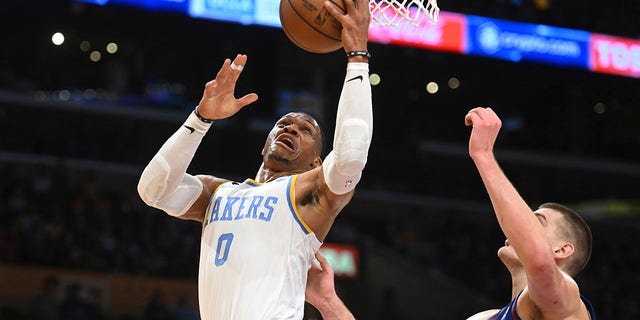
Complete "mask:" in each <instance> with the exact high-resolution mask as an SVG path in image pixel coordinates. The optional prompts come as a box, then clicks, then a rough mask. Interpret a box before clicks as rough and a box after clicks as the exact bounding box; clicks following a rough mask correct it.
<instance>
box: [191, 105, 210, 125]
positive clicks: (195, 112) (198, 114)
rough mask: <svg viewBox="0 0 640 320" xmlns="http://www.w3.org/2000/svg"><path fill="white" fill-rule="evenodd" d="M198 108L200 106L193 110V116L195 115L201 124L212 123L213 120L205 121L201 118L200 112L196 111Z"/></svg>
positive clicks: (205, 119)
mask: <svg viewBox="0 0 640 320" xmlns="http://www.w3.org/2000/svg"><path fill="white" fill-rule="evenodd" d="M199 108H200V106H196V108H195V109H193V114H195V115H196V117H197V118H198V120H200V121H202V122H204V123H208V124H211V123H213V119H207V118H205V117H203V116H202V115H200V112H199V110H198V109H199Z"/></svg>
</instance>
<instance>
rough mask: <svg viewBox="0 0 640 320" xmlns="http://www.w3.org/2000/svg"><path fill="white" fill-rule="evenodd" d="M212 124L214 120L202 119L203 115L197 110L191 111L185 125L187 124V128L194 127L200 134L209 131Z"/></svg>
mask: <svg viewBox="0 0 640 320" xmlns="http://www.w3.org/2000/svg"><path fill="white" fill-rule="evenodd" d="M205 120H207V119H205ZM211 124H212V122H205V121H202V119H201V117H199V116H198V114H197V113H196V111H195V110H194V111H193V112H191V113H189V117H187V120H186V121H185V122H184V126H186V127H187V129H189V130H190V129H194V130H195V132H198V133H200V134H204V133H206V132H207V131H209V128H210V127H211Z"/></svg>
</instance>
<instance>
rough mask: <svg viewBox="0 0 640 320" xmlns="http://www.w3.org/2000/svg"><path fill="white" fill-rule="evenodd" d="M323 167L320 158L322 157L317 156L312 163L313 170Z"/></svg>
mask: <svg viewBox="0 0 640 320" xmlns="http://www.w3.org/2000/svg"><path fill="white" fill-rule="evenodd" d="M321 165H322V158H320V156H317V157H316V158H315V159H313V162H312V163H311V168H317V167H319V166H321Z"/></svg>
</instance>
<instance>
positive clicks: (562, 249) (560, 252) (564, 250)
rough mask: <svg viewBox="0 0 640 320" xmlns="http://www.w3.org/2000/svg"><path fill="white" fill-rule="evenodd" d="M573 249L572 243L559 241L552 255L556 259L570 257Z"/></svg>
mask: <svg viewBox="0 0 640 320" xmlns="http://www.w3.org/2000/svg"><path fill="white" fill-rule="evenodd" d="M574 251H575V247H574V246H573V244H572V243H569V242H561V243H560V244H559V246H558V247H557V248H556V250H555V251H554V252H553V255H554V256H555V257H556V259H558V258H560V259H564V258H568V257H570V256H571V255H572V254H573V252H574Z"/></svg>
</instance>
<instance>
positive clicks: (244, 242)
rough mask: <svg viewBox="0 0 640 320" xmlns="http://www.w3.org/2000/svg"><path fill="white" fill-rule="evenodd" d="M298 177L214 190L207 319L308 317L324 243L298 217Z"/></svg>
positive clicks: (203, 278) (205, 271)
mask: <svg viewBox="0 0 640 320" xmlns="http://www.w3.org/2000/svg"><path fill="white" fill-rule="evenodd" d="M296 178H297V175H296V176H289V177H282V178H279V179H277V180H275V181H272V182H269V183H264V184H262V183H258V182H256V181H254V180H251V179H247V180H246V181H244V182H243V183H237V182H233V183H232V182H228V183H225V184H223V185H221V186H220V187H218V189H217V190H216V191H215V192H214V193H213V195H212V197H211V199H210V200H209V206H208V208H207V212H206V215H205V220H204V222H203V230H202V241H201V249H200V272H199V278H198V292H199V301H200V312H201V316H202V319H204V320H226V319H230V320H231V319H232V320H243V319H245V320H259V319H265V320H267V319H268V320H272V319H296V320H299V319H302V317H303V315H304V291H305V286H306V283H307V272H308V270H309V268H310V266H311V263H312V259H313V258H314V254H315V252H316V251H317V250H318V249H319V248H320V245H321V243H320V242H319V241H318V239H317V238H316V236H315V234H314V233H313V232H312V231H311V229H309V227H308V226H307V225H306V224H305V223H304V221H302V219H301V218H300V216H299V215H298V212H297V208H296V205H295V193H294V190H295V188H294V186H295V182H296Z"/></svg>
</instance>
